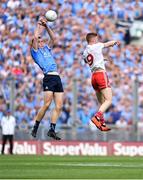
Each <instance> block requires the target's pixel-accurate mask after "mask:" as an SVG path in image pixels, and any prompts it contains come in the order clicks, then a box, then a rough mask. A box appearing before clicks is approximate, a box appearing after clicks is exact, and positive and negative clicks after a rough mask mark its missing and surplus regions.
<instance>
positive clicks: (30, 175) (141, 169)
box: [0, 155, 143, 179]
mask: <svg viewBox="0 0 143 180" xmlns="http://www.w3.org/2000/svg"><path fill="white" fill-rule="evenodd" d="M0 179H143V157H95V156H94V157H93V156H90V157H89V156H88V157H87V156H86V157H83V156H64V157H59V156H31V155H23V156H21V155H13V156H10V155H4V156H2V155H1V156H0Z"/></svg>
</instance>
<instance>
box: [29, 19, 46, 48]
mask: <svg viewBox="0 0 143 180" xmlns="http://www.w3.org/2000/svg"><path fill="white" fill-rule="evenodd" d="M43 29H44V27H43V25H42V24H41V21H40V20H39V21H38V23H37V27H36V30H35V32H34V36H33V39H32V47H33V48H34V49H35V50H37V49H38V38H39V37H40V36H41V33H42V31H43Z"/></svg>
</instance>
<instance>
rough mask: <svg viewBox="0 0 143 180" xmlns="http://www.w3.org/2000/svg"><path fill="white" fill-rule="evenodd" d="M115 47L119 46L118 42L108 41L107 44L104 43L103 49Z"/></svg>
mask: <svg viewBox="0 0 143 180" xmlns="http://www.w3.org/2000/svg"><path fill="white" fill-rule="evenodd" d="M115 45H120V42H119V41H108V42H106V43H104V47H105V48H108V47H113V46H115Z"/></svg>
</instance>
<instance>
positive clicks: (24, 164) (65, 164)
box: [2, 162, 143, 168]
mask: <svg viewBox="0 0 143 180" xmlns="http://www.w3.org/2000/svg"><path fill="white" fill-rule="evenodd" d="M2 164H3V165H5V164H6V165H7V162H3V163H2ZM8 165H12V166H14V165H23V166H31V165H32V166H39V165H40V166H47V165H52V166H74V167H121V168H143V164H127V163H126V164H124V163H76V162H73V163H59V162H54V163H52V162H51V163H48V162H32V163H30V162H9V163H8Z"/></svg>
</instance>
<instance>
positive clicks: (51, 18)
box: [45, 10, 58, 22]
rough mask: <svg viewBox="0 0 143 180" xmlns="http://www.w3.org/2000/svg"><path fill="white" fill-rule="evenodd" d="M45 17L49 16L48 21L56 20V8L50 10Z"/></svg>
mask: <svg viewBox="0 0 143 180" xmlns="http://www.w3.org/2000/svg"><path fill="white" fill-rule="evenodd" d="M45 17H46V18H47V20H48V21H51V22H52V21H55V20H56V19H57V17H58V15H57V13H56V11H54V10H48V11H47V12H46V14H45Z"/></svg>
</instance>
